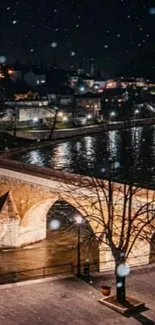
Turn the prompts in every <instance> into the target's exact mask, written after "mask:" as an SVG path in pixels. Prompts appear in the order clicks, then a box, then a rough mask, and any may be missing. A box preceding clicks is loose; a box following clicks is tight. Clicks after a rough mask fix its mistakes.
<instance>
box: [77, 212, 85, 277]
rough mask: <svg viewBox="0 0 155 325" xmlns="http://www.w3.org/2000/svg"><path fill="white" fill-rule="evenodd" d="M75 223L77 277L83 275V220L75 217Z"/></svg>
mask: <svg viewBox="0 0 155 325" xmlns="http://www.w3.org/2000/svg"><path fill="white" fill-rule="evenodd" d="M75 223H76V225H77V276H79V277H80V275H81V247H80V244H81V224H82V223H83V218H82V217H81V216H79V215H77V216H75Z"/></svg>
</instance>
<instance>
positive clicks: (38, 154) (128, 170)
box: [15, 126, 155, 186]
mask: <svg viewBox="0 0 155 325" xmlns="http://www.w3.org/2000/svg"><path fill="white" fill-rule="evenodd" d="M154 158H155V126H149V127H138V128H132V129H128V130H123V131H122V130H119V131H117V130H116V131H109V132H106V133H102V134H97V135H91V136H86V137H79V138H76V139H75V138H74V139H72V140H68V141H64V142H60V143H54V144H51V146H49V147H42V148H39V149H35V150H31V151H29V152H26V153H25V154H22V155H20V156H17V157H15V159H17V160H20V161H23V162H25V163H29V164H36V165H38V166H46V167H51V168H55V169H59V170H65V171H69V172H73V173H80V174H84V175H90V174H91V175H93V176H96V177H103V178H104V177H108V175H109V170H112V172H113V177H114V178H115V179H117V180H120V181H121V180H124V179H129V178H130V177H131V176H132V175H133V174H134V177H135V179H136V181H138V182H142V184H143V183H145V184H149V185H150V186H154V185H155V166H154ZM109 166H112V168H110V167H109Z"/></svg>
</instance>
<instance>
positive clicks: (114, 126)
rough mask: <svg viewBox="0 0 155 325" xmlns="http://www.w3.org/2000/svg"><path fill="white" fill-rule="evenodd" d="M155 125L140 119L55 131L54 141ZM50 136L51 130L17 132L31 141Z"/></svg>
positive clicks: (148, 120) (149, 120)
mask: <svg viewBox="0 0 155 325" xmlns="http://www.w3.org/2000/svg"><path fill="white" fill-rule="evenodd" d="M151 124H155V118H148V119H146V118H145V119H139V120H131V121H120V122H111V123H106V124H100V125H91V126H84V127H78V128H72V129H60V130H54V131H53V135H52V139H53V140H60V139H66V138H72V137H77V136H82V135H84V136H85V135H89V134H94V133H100V132H106V131H112V130H120V129H126V128H131V127H137V126H143V125H151ZM8 133H9V134H11V135H13V133H14V131H8ZM49 134H50V130H33V131H17V134H16V136H17V137H19V138H23V139H29V140H37V139H39V140H48V138H49Z"/></svg>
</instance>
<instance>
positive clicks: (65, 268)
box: [0, 263, 98, 285]
mask: <svg viewBox="0 0 155 325" xmlns="http://www.w3.org/2000/svg"><path fill="white" fill-rule="evenodd" d="M84 267H85V264H81V274H84ZM89 268H90V272H98V263H94V264H93V263H92V264H91V263H90V264H89ZM76 273H77V265H73V264H58V265H51V266H45V267H41V268H36V269H27V270H22V271H17V272H15V271H14V272H9V273H0V285H1V284H8V283H16V282H21V281H29V280H35V279H41V278H46V277H53V276H56V275H67V274H76Z"/></svg>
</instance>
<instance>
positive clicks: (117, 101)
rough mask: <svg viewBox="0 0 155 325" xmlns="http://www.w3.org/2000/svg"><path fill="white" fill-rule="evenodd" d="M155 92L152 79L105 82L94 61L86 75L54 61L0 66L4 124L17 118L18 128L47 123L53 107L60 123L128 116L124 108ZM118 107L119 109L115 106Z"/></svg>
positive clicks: (79, 70) (122, 78) (80, 69)
mask: <svg viewBox="0 0 155 325" xmlns="http://www.w3.org/2000/svg"><path fill="white" fill-rule="evenodd" d="M154 96H155V83H153V81H150V80H145V79H143V78H133V77H132V78H125V77H120V78H115V79H108V80H105V79H104V78H103V76H102V74H101V73H100V71H96V70H95V69H94V65H93V64H92V66H91V69H90V73H89V74H88V73H87V74H86V73H85V72H84V70H83V68H82V67H81V66H80V67H79V69H78V70H77V71H64V70H62V69H59V68H58V67H57V65H56V64H54V65H53V66H52V67H45V66H42V67H41V66H40V67H38V66H28V65H22V64H20V63H16V64H14V65H2V66H1V67H0V117H1V122H3V123H9V122H10V123H12V121H14V120H15V119H16V121H17V120H18V124H19V125H21V126H23V125H36V124H45V125H48V124H50V123H52V120H53V118H54V116H55V114H56V111H57V110H59V113H58V114H57V116H58V120H59V122H69V121H70V122H71V121H72V122H74V124H75V125H79V124H81V125H86V124H91V123H94V122H96V123H100V122H103V121H104V120H105V119H106V120H107V119H112V118H113V119H114V118H117V117H118V118H123V116H125V117H128V118H129V117H131V115H132V114H133V112H131V110H130V112H129V107H133V106H134V105H136V104H137V105H138V104H141V103H142V102H145V101H148V100H152V98H154ZM122 106H124V109H123V110H122V109H121V110H120V107H122ZM144 106H145V105H144ZM127 108H128V109H127ZM145 111H147V109H145ZM120 112H121V113H120ZM143 113H144V109H143ZM145 113H146V112H145ZM127 115H128V116H127Z"/></svg>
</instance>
